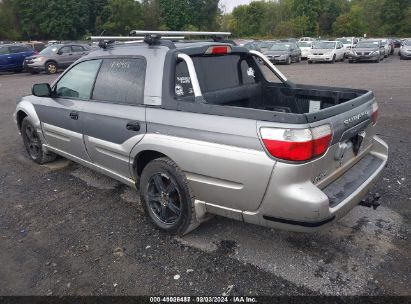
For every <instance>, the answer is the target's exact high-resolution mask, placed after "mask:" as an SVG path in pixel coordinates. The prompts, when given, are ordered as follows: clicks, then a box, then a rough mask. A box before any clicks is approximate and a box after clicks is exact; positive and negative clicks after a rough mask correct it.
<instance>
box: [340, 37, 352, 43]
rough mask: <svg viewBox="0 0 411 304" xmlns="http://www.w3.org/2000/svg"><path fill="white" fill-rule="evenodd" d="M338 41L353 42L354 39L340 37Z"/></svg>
mask: <svg viewBox="0 0 411 304" xmlns="http://www.w3.org/2000/svg"><path fill="white" fill-rule="evenodd" d="M337 41H340V42H342V43H343V44H351V43H352V40H351V39H347V38H338V39H337Z"/></svg>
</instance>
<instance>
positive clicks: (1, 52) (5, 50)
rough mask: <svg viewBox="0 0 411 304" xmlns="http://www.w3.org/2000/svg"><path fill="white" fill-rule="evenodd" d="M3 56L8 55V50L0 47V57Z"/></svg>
mask: <svg viewBox="0 0 411 304" xmlns="http://www.w3.org/2000/svg"><path fill="white" fill-rule="evenodd" d="M5 54H9V48H8V47H5V46H3V47H1V46H0V55H5Z"/></svg>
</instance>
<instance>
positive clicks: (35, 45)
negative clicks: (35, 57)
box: [25, 41, 46, 53]
mask: <svg viewBox="0 0 411 304" xmlns="http://www.w3.org/2000/svg"><path fill="white" fill-rule="evenodd" d="M25 44H26V45H27V46H30V47H31V48H32V49H33V50H34V51H36V52H37V53H40V52H41V51H42V50H44V49H45V48H46V45H45V44H44V43H43V42H40V41H30V42H26V43H25Z"/></svg>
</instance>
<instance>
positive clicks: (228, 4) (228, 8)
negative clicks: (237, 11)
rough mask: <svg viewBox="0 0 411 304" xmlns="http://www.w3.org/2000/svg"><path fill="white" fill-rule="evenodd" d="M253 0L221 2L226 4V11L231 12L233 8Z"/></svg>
mask: <svg viewBox="0 0 411 304" xmlns="http://www.w3.org/2000/svg"><path fill="white" fill-rule="evenodd" d="M251 1H252V0H221V2H220V3H221V4H222V5H224V6H225V13H231V12H232V10H233V8H234V7H236V6H237V5H240V4H248V3H250V2H251Z"/></svg>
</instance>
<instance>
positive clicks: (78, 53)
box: [71, 45, 88, 62]
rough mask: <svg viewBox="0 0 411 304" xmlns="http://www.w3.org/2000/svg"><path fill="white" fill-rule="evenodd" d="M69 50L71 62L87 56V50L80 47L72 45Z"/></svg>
mask: <svg viewBox="0 0 411 304" xmlns="http://www.w3.org/2000/svg"><path fill="white" fill-rule="evenodd" d="M71 49H72V51H73V56H72V57H73V58H72V60H73V62H74V61H76V60H77V59H80V58H81V57H83V56H84V55H87V54H88V52H87V50H86V49H85V48H84V47H83V46H81V45H72V46H71Z"/></svg>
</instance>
